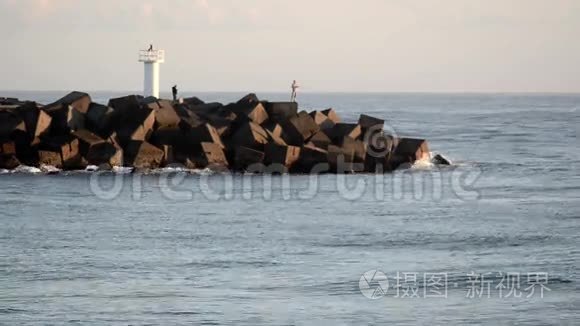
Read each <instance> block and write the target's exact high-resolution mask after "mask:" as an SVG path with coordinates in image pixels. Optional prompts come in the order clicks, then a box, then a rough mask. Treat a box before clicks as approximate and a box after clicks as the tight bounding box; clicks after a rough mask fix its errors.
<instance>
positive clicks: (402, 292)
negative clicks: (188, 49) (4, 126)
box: [0, 91, 580, 325]
mask: <svg viewBox="0 0 580 326" xmlns="http://www.w3.org/2000/svg"><path fill="white" fill-rule="evenodd" d="M66 93H67V92H64V91H63V92H2V93H0V96H12V97H20V98H23V99H32V100H37V101H39V102H41V103H48V102H51V101H53V100H56V99H57V98H59V97H60V96H63V95H65V94H66ZM91 95H92V96H93V100H94V101H96V102H104V103H106V102H107V100H108V98H110V97H114V96H119V95H124V94H122V93H109V92H100V93H92V94H91ZM182 95H184V96H189V95H196V96H198V97H200V98H202V99H204V100H206V101H221V102H228V101H233V100H236V99H238V98H239V97H241V96H242V95H244V94H242V93H196V94H193V93H189V94H182ZM258 96H260V97H261V98H264V99H271V100H288V98H289V94H268V93H265V94H258ZM298 100H299V102H300V104H301V107H302V108H304V109H323V108H329V107H332V108H334V109H336V110H337V112H338V113H339V114H340V115H341V117H342V118H343V120H345V121H356V120H357V119H358V116H359V114H361V113H365V114H370V115H374V116H377V117H383V118H385V119H386V120H387V123H386V128H387V129H388V130H390V131H391V132H393V133H395V134H397V135H398V136H412V137H421V138H426V139H427V140H428V141H429V145H430V148H431V151H432V152H434V153H441V154H443V155H445V156H446V157H448V158H449V159H451V160H452V161H453V165H452V166H451V167H447V168H437V167H433V166H423V167H421V166H417V167H414V168H412V169H410V170H405V171H397V172H395V173H393V174H386V175H379V176H375V175H365V174H363V175H342V176H340V175H339V176H336V175H321V176H306V175H297V176H272V177H264V176H260V175H243V174H236V175H229V174H221V173H211V172H210V171H179V170H173V171H170V170H164V171H154V172H152V173H147V174H125V173H120V172H119V173H83V172H71V173H62V174H58V175H44V174H40V173H26V172H21V173H9V172H7V171H3V172H2V173H1V174H0V225H1V226H0V248H1V250H0V324H1V325H184V324H194V325H362V324H369V325H371V324H372V325H374V324H392V325H441V324H450V325H516V324H517V325H578V323H579V321H580V273H579V271H578V270H579V267H580V245H579V244H580V201H579V198H580V152H579V146H578V145H579V143H578V140H577V135H578V132H579V126H580V95H566V94H411V93H409V94H377V93H369V94H343V93H317V94H309V93H303V94H299V98H298Z"/></svg>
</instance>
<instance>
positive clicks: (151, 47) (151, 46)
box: [147, 44, 153, 52]
mask: <svg viewBox="0 0 580 326" xmlns="http://www.w3.org/2000/svg"><path fill="white" fill-rule="evenodd" d="M147 51H149V52H152V51H153V44H149V50H147Z"/></svg>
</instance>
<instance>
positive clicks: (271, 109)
mask: <svg viewBox="0 0 580 326" xmlns="http://www.w3.org/2000/svg"><path fill="white" fill-rule="evenodd" d="M264 104H265V105H264V106H265V108H266V112H267V113H268V117H269V118H270V120H271V121H273V122H276V123H280V124H283V123H285V122H286V121H288V120H290V118H292V117H295V116H296V115H297V114H298V103H295V102H264Z"/></svg>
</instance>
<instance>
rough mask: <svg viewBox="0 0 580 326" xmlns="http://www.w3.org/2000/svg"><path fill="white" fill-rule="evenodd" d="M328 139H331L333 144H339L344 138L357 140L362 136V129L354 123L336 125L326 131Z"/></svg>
mask: <svg viewBox="0 0 580 326" xmlns="http://www.w3.org/2000/svg"><path fill="white" fill-rule="evenodd" d="M326 133H327V135H328V137H329V138H330V139H332V141H333V143H335V144H337V143H340V142H341V141H342V140H343V139H344V137H350V138H352V139H359V138H360V137H361V135H362V129H361V127H360V125H359V124H355V123H337V124H335V125H334V127H332V129H329V130H327V131H326Z"/></svg>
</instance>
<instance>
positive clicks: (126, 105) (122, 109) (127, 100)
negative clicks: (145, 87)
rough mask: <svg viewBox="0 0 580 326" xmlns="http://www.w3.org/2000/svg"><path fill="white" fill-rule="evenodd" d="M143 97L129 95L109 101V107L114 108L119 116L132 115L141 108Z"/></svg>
mask: <svg viewBox="0 0 580 326" xmlns="http://www.w3.org/2000/svg"><path fill="white" fill-rule="evenodd" d="M142 101H143V96H139V95H129V96H123V97H118V98H112V99H110V100H109V104H108V105H107V106H108V107H111V108H113V110H115V113H116V114H117V115H130V114H131V113H132V112H135V111H136V110H138V109H139V108H140V107H141V102H142Z"/></svg>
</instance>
